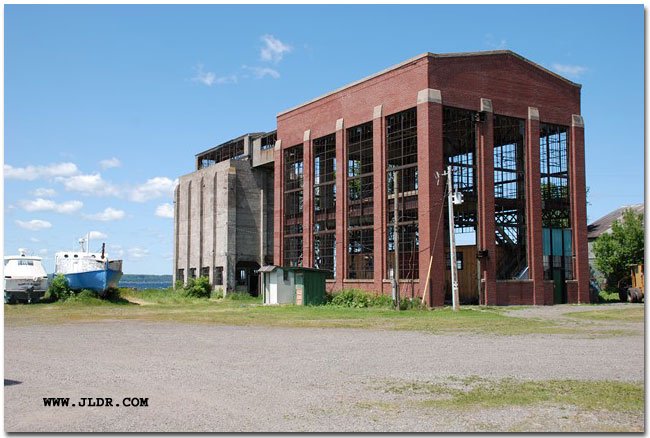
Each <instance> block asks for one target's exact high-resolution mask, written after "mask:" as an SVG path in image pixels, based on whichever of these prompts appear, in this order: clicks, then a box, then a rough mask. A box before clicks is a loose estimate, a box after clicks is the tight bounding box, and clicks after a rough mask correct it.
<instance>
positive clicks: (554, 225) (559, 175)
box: [539, 123, 573, 283]
mask: <svg viewBox="0 0 650 438" xmlns="http://www.w3.org/2000/svg"><path fill="white" fill-rule="evenodd" d="M568 135H569V130H568V128H567V127H564V126H558V125H550V124H545V123H542V124H541V125H540V136H539V146H540V170H541V177H542V178H541V189H542V242H543V256H544V279H546V280H554V281H555V282H556V283H557V282H560V283H563V282H564V280H572V279H573V262H572V241H571V203H570V198H569V140H568Z"/></svg>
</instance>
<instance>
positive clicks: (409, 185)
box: [386, 108, 420, 280]
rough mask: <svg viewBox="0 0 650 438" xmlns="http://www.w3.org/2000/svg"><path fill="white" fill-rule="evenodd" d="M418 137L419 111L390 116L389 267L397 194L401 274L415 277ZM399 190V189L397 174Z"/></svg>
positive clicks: (392, 260) (392, 259) (392, 261)
mask: <svg viewBox="0 0 650 438" xmlns="http://www.w3.org/2000/svg"><path fill="white" fill-rule="evenodd" d="M417 149H418V141H417V112H416V109H415V108H411V109H408V110H406V111H402V112H399V113H396V114H392V115H389V116H387V117H386V164H387V166H386V167H387V175H386V181H387V185H386V190H387V193H386V196H387V206H388V208H387V217H386V221H387V224H388V226H387V234H388V239H387V246H386V249H387V257H386V268H387V271H388V272H391V270H392V269H393V267H394V266H395V233H394V226H393V224H394V216H395V207H394V201H395V196H397V201H398V202H397V204H398V207H397V208H398V211H397V221H398V233H399V234H398V236H399V248H398V250H399V251H398V253H399V277H400V279H402V280H413V279H417V278H418V277H419V246H420V244H419V230H418V167H417V166H418V155H417ZM396 173H397V175H398V176H399V179H398V181H397V182H398V186H399V187H398V188H399V190H398V193H395V175H396Z"/></svg>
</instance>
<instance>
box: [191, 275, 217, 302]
mask: <svg viewBox="0 0 650 438" xmlns="http://www.w3.org/2000/svg"><path fill="white" fill-rule="evenodd" d="M184 290H185V296H186V297H189V298H210V292H212V285H211V284H210V279H209V278H208V277H199V278H190V279H189V281H188V282H187V286H185V288H184Z"/></svg>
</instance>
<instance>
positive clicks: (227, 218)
mask: <svg viewBox="0 0 650 438" xmlns="http://www.w3.org/2000/svg"><path fill="white" fill-rule="evenodd" d="M447 166H451V168H452V170H453V172H452V174H451V175H452V185H453V188H454V190H455V191H457V192H460V193H462V195H463V202H462V204H460V205H455V206H454V207H455V208H454V215H453V219H454V220H453V225H454V229H455V232H454V235H455V236H456V238H457V240H458V241H459V245H458V246H457V251H456V254H457V260H456V265H457V267H458V271H459V281H458V283H459V289H460V299H461V302H464V303H481V304H486V305H507V304H554V303H565V302H569V303H577V302H582V303H584V302H589V299H590V298H589V266H588V255H587V228H586V187H585V165H584V124H583V119H582V117H581V116H580V85H578V84H575V83H573V82H571V81H569V80H567V79H565V78H563V77H561V76H559V75H557V74H555V73H552V72H550V71H548V70H546V69H545V68H543V67H541V66H539V65H537V64H535V63H533V62H531V61H529V60H527V59H525V58H523V57H521V56H520V55H518V54H516V53H513V52H511V51H491V52H473V53H457V54H432V53H425V54H422V55H420V56H417V57H415V58H412V59H409V60H407V61H405V62H403V63H401V64H398V65H396V66H393V67H391V68H388V69H386V70H384V71H381V72H379V73H376V74H374V75H372V76H369V77H367V78H364V79H361V80H359V81H357V82H355V83H352V84H349V85H347V86H344V87H342V88H340V89H338V90H335V91H333V92H330V93H328V94H325V95H323V96H320V97H318V98H315V99H313V100H311V101H309V102H306V103H303V104H301V105H298V106H296V107H294V108H291V109H289V110H286V111H283V112H281V113H280V114H278V116H277V131H274V132H271V133H254V134H246V135H244V136H242V137H239V138H237V139H234V140H231V141H228V142H226V143H223V144H221V145H219V146H217V147H215V148H212V149H210V150H208V151H206V152H202V153H200V154H198V155H197V160H196V170H195V172H193V173H191V174H189V175H186V176H183V177H181V178H180V184H179V186H178V188H177V191H176V193H175V256H174V275H175V280H182V281H186V280H187V279H188V278H191V277H195V276H198V275H206V276H209V277H210V281H211V282H212V284H213V285H215V286H217V287H218V286H222V287H223V288H224V289H226V290H237V289H243V290H247V291H249V292H251V293H253V294H256V293H257V291H258V290H259V289H258V288H259V285H257V284H255V283H256V282H257V278H256V277H255V276H256V275H257V269H258V268H259V267H260V266H262V265H270V264H275V265H279V266H287V267H291V266H305V267H313V268H319V269H323V270H327V271H329V275H328V276H329V279H328V280H327V289H328V290H331V291H336V290H341V289H344V288H356V289H364V290H368V291H374V292H376V293H383V294H390V293H391V278H393V275H397V276H398V278H399V285H400V294H401V296H402V297H407V298H408V297H412V298H418V299H419V298H420V297H424V299H425V300H426V302H427V304H428V305H430V306H441V305H443V304H444V303H445V302H447V301H449V300H450V290H451V288H450V286H449V282H450V279H449V273H450V269H449V268H450V266H449V265H450V261H449V260H450V257H449V233H448V231H447V230H448V223H449V221H448V219H447V217H446V216H447V215H446V214H445V212H446V189H445V184H446V181H445V178H446V174H445V173H444V172H445V170H446V168H447ZM395 206H397V207H395ZM395 223H397V227H396V228H397V229H395V226H394V224H395ZM396 241H397V248H396V245H395V242H396ZM396 249H397V254H398V256H397V257H395V250H396ZM396 261H397V265H398V266H395V264H396ZM427 280H429V281H427ZM425 287H426V290H425Z"/></svg>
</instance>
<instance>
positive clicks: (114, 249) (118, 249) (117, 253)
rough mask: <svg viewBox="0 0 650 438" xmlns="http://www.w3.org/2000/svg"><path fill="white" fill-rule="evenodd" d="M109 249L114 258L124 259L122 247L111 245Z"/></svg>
mask: <svg viewBox="0 0 650 438" xmlns="http://www.w3.org/2000/svg"><path fill="white" fill-rule="evenodd" d="M108 249H109V250H110V251H111V252H112V254H113V255H112V257H117V258H122V257H124V249H122V245H114V244H109V245H108Z"/></svg>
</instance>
